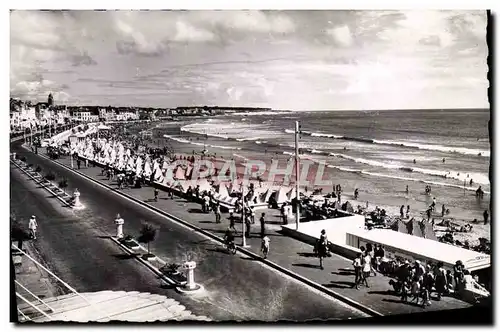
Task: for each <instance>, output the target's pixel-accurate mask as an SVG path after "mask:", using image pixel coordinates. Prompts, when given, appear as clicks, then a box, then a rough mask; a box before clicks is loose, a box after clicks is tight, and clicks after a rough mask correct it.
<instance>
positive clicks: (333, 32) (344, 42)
mask: <svg viewBox="0 0 500 332" xmlns="http://www.w3.org/2000/svg"><path fill="white" fill-rule="evenodd" d="M326 32H327V34H329V35H330V36H332V37H333V40H334V41H335V42H336V43H337V44H339V45H340V46H344V47H347V46H351V45H352V42H353V39H352V36H351V30H350V29H349V27H348V26H347V25H343V26H340V27H335V28H331V29H328V30H327V31H326Z"/></svg>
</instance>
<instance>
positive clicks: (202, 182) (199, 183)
mask: <svg viewBox="0 0 500 332" xmlns="http://www.w3.org/2000/svg"><path fill="white" fill-rule="evenodd" d="M196 186H200V192H201V193H202V192H204V191H210V190H212V186H211V185H210V183H208V180H207V179H200V180H198V181H197V182H196Z"/></svg>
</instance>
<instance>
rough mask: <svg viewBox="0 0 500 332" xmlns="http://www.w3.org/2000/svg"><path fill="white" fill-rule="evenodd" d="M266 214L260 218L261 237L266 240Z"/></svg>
mask: <svg viewBox="0 0 500 332" xmlns="http://www.w3.org/2000/svg"><path fill="white" fill-rule="evenodd" d="M265 217H266V214H265V213H264V212H262V215H261V216H260V237H261V238H264V236H266V218H265Z"/></svg>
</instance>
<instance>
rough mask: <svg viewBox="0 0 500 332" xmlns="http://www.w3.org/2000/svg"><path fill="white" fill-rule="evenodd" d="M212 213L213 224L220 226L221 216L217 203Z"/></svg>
mask: <svg viewBox="0 0 500 332" xmlns="http://www.w3.org/2000/svg"><path fill="white" fill-rule="evenodd" d="M214 213H215V223H216V224H220V220H221V215H220V204H219V203H215V207H214Z"/></svg>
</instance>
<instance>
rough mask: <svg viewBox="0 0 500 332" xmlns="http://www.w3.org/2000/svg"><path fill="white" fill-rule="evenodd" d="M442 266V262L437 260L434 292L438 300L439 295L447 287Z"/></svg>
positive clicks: (439, 299) (444, 291) (441, 294)
mask: <svg viewBox="0 0 500 332" xmlns="http://www.w3.org/2000/svg"><path fill="white" fill-rule="evenodd" d="M443 266H444V264H443V262H439V263H438V264H437V268H438V269H437V272H436V293H437V300H438V301H441V296H443V294H445V293H446V289H447V287H448V281H447V280H446V279H447V278H446V270H445V269H444V267H443Z"/></svg>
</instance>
